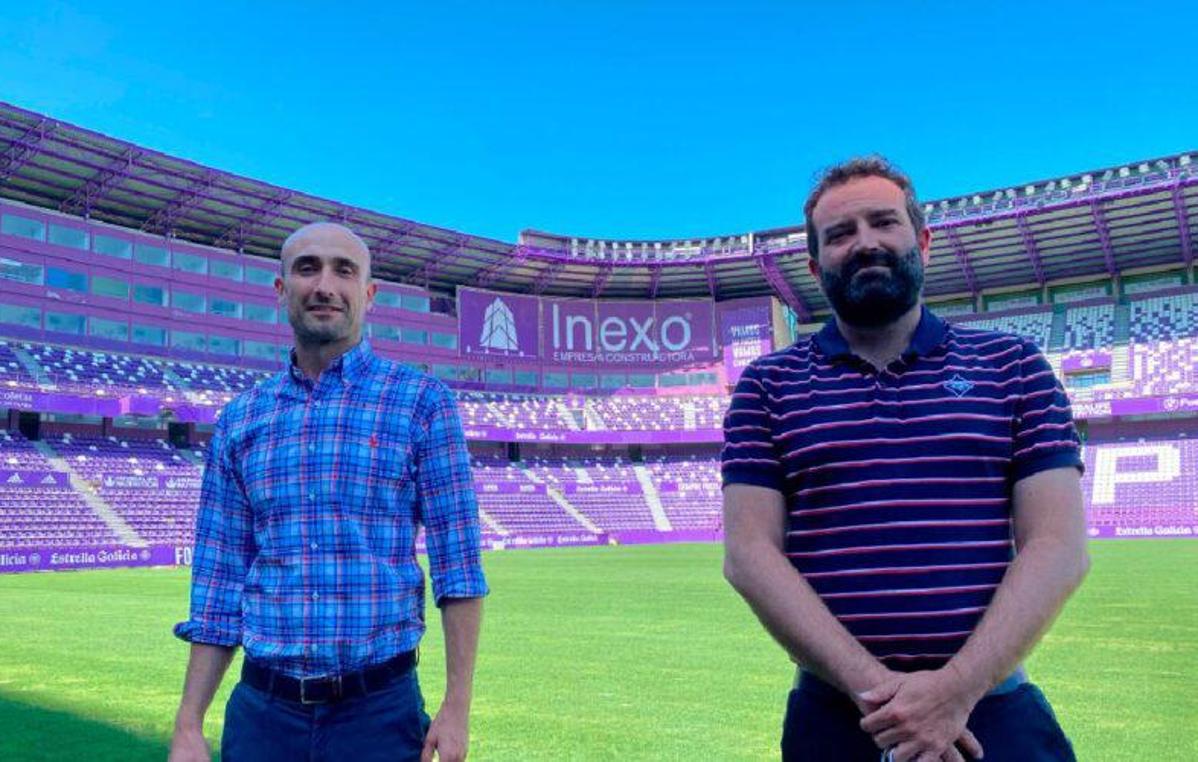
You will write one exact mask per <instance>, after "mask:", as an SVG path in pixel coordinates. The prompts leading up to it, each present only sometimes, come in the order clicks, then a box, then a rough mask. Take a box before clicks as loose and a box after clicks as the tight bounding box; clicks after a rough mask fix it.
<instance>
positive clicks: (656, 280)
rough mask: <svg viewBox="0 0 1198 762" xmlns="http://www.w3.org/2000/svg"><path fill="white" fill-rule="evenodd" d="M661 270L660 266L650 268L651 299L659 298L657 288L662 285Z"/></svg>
mask: <svg viewBox="0 0 1198 762" xmlns="http://www.w3.org/2000/svg"><path fill="white" fill-rule="evenodd" d="M661 270H662V266H661V265H659V264H656V265H650V266H649V298H650V299H656V298H657V287H658V286H660V285H661Z"/></svg>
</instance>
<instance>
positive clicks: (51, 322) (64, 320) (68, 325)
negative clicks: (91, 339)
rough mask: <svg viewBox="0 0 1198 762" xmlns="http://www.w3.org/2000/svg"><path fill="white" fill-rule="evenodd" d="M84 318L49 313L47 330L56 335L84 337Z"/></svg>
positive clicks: (68, 313) (47, 315)
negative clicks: (70, 334)
mask: <svg viewBox="0 0 1198 762" xmlns="http://www.w3.org/2000/svg"><path fill="white" fill-rule="evenodd" d="M83 324H84V317H83V316H82V315H75V314H73V313H70V312H47V313H46V330H47V331H53V332H54V333H72V334H76V335H79V336H82V335H83Z"/></svg>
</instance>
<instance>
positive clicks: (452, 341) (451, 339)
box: [430, 331, 458, 349]
mask: <svg viewBox="0 0 1198 762" xmlns="http://www.w3.org/2000/svg"><path fill="white" fill-rule="evenodd" d="M430 338H431V339H432V345H433V346H434V347H440V348H441V349H457V348H458V335H457V334H456V333H440V332H438V331H433V332H432V335H431V336H430Z"/></svg>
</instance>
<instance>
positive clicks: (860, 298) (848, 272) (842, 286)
mask: <svg viewBox="0 0 1198 762" xmlns="http://www.w3.org/2000/svg"><path fill="white" fill-rule="evenodd" d="M875 265H882V266H884V267H886V268H887V269H888V270H889V273H874V272H870V273H867V274H865V275H862V276H860V277H857V274H858V273H859V272H861V271H862V270H864V269H865V268H867V267H872V266H875ZM819 279H820V285H821V286H822V287H823V289H824V294H825V295H826V296H827V297H828V301H830V302H831V303H832V308H833V309H834V310H836V314H837V316H839V317H840V319H841V320H843V321H844V322H846V323H848V324H849V325H851V326H856V327H859V328H881V327H882V326H886V325H889V324H891V323H893V322H894V321H896V320H898V319H899V318H900V317H902V316H903V315H905V314H906V313H907V311H908V310H910V309H911V308H912V307H914V306H915V305H916V304H917V303H918V302H919V295H920V293H921V292H922V291H923V258H922V256H921V254H920V251H919V249H918V248H916V247H912V248H911V249H910V250H909V251H907V252H906V253H905V254H903V255H898V254H895V253H893V252H891V251H888V250H886V249H876V250H874V251H869V252H862V253H860V254H857V255H855V256H853V257H852V258H851V259H849V260H847V261H846V262H845V263H844V264H843V265H841V267H840V269H839V270H833V269H831V268H823V269H821V270H820V276H819Z"/></svg>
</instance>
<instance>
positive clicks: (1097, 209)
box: [1090, 201, 1115, 278]
mask: <svg viewBox="0 0 1198 762" xmlns="http://www.w3.org/2000/svg"><path fill="white" fill-rule="evenodd" d="M1090 216H1091V217H1093V218H1094V227H1095V228H1096V229H1097V230H1098V240H1099V241H1100V242H1101V243H1102V259H1103V261H1104V262H1106V274H1107V275H1109V276H1111V277H1112V278H1114V277H1115V248H1114V247H1113V246H1112V245H1111V231H1110V228H1109V227H1108V226H1107V224H1106V215H1104V214H1103V213H1102V207H1101V206H1099V205H1098V202H1097V201H1095V202H1093V203H1091V204H1090Z"/></svg>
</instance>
